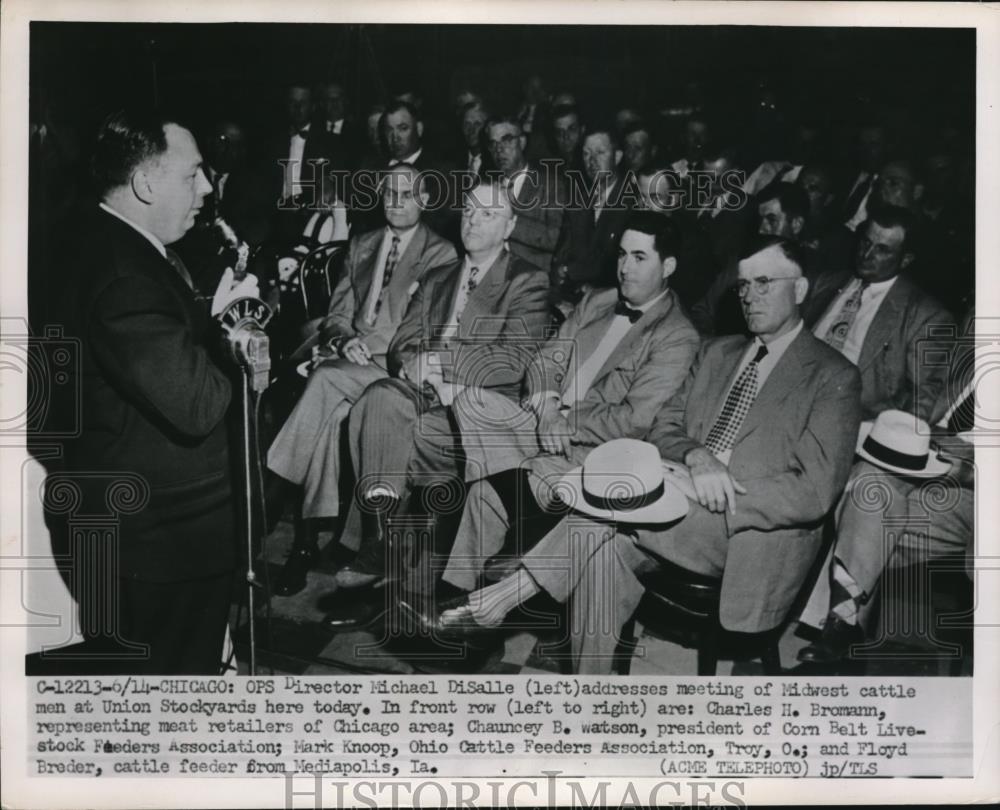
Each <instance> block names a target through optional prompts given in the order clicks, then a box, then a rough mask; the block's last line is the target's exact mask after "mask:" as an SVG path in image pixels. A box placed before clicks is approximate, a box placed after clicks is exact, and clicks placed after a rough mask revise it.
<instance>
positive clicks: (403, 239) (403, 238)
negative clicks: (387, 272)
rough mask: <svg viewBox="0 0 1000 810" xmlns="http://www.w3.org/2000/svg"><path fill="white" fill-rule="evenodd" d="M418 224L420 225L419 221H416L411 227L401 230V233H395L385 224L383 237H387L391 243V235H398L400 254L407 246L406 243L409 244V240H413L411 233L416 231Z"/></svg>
mask: <svg viewBox="0 0 1000 810" xmlns="http://www.w3.org/2000/svg"><path fill="white" fill-rule="evenodd" d="M419 226H420V223H419V222H418V223H417V224H416V225H414V226H413V227H412V228H407V229H406V230H405V231H402V232H401V233H396V232H395V231H393V229H392V228H390V227H389V226H388V225H386V226H385V238H386V239H388V240H389V241H390V243H391V242H392V237H394V236H398V237H399V255H400V256H402V255H403V252H404V251H405V250H406V248H407V245H409V244H410V242H411V241H413V234H415V233H416V232H417V228H418V227H419Z"/></svg>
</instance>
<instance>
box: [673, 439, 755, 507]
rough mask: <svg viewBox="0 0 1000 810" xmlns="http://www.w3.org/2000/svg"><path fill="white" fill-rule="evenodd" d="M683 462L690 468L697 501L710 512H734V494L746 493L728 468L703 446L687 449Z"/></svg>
mask: <svg viewBox="0 0 1000 810" xmlns="http://www.w3.org/2000/svg"><path fill="white" fill-rule="evenodd" d="M684 463H685V464H686V465H687V466H688V468H689V469H690V470H691V482H692V483H693V484H694V491H695V493H696V494H697V495H698V503H700V504H701V505H702V506H704V507H705V508H706V509H708V510H709V511H711V512H725V511H726V509H727V508H728V509H729V511H730V513H735V512H736V494H737V493H739V494H740V495H746V492H747V491H746V489H745V488H744V487H743V485H742V484H741V483H740V482H739V481H737V480H736V479H735V478H733V476H732V475H730V474H729V468H728V467H727V466H726V465H725V464H723V463H722V462H721V461H719V459H717V458H716V457H715V456H713V455H712V454H711V453H710V452H709V451H708V450H706V449H705V448H704V447H696V448H694V449H693V450H689V451H688V453H687V455H686V456H685V457H684Z"/></svg>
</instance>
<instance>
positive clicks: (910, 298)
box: [807, 275, 956, 420]
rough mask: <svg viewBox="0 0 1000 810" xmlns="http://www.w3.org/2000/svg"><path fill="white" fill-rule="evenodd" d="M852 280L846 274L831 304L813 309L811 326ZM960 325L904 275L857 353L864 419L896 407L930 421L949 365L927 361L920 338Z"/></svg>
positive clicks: (830, 295) (829, 299) (832, 294)
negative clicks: (923, 354)
mask: <svg viewBox="0 0 1000 810" xmlns="http://www.w3.org/2000/svg"><path fill="white" fill-rule="evenodd" d="M851 278H852V276H847V277H846V278H844V279H843V281H842V283H841V284H840V285H839V286H838V287H837V288H836V289H834V290H832V291H828V292H827V293H826V294H825V295H824V296H823V299H825V300H826V301H827V302H828V303H827V306H826V307H824V308H823V309H822V310H819V307H818V306H816V307H814V309H813V311H812V312H810V313H809V318H810V320H811V321H812V324H811V326H812V327H815V326H816V324H817V323H818V322H819V321H821V320H822V319H823V316H824V315H825V313H826V310H827V309H828V308H829V306H831V305H832V304H833V302H834V301H836V297H837V293H839V292H840V291H841V290H842V289H843V288H844V286H845V285H846V284H847V283H848V282H850V280H851ZM831 286H832V285H831ZM818 303H820V301H817V304H818ZM816 310H819V311H818V313H817V311H816ZM807 325H810V324H809V321H807ZM955 328H956V327H955V321H954V319H953V318H952V316H951V314H950V313H949V312H948V311H947V310H946V309H945V308H944V307H943V306H941V304H939V303H938V302H937V301H935V300H934V299H933V298H931V297H930V296H929V295H927V294H926V293H925V292H923V291H922V290H921V289H920V288H919V287H917V285H916V284H914V283H913V282H912V281H910V279H908V278H907V277H906V276H905V275H900V276H899V277H898V278H897V279H896V283H895V284H893V285H892V289H890V290H889V292H888V293H886V296H885V298H883V299H882V305H881V306H880V307H879V308H878V311H877V312H876V313H875V317H874V318H873V319H872V322H871V326H869V328H868V334H866V335H865V340H864V343H863V344H862V346H861V355H860V356H859V357H858V368H859V369H860V370H861V405H862V413H863V417H862V418H863V419H874V418H875V417H876V416H878V415H879V414H880V413H882V411H886V410H891V409H896V410H900V411H906V412H907V413H913V414H916V415H917V416H919V417H920V418H921V419H925V420H930V419H931V418H932V416H933V413H934V406H935V402H937V400H938V398H939V397H940V395H941V392H942V391H943V390H944V388H945V386H946V384H947V376H948V374H947V372H948V368H947V364H940V363H933V362H927V358H924V357H922V356H921V343H920V341H921V339H923V340H924V341H927V340H930V341H931V342H934V338H935V335H936V336H937V338H938V341H937V342H940V338H941V336H942V334H943V333H949V334H954V332H953V331H951V330H954V329H955Z"/></svg>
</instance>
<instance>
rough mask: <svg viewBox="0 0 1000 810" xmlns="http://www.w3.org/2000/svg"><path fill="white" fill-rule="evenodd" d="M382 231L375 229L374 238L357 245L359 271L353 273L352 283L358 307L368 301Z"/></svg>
mask: <svg viewBox="0 0 1000 810" xmlns="http://www.w3.org/2000/svg"><path fill="white" fill-rule="evenodd" d="M384 233H385V230H384V229H383V230H380V231H377V232H376V236H375V237H374V238H372V239H371V240H367V241H365V242H362V243H361V245H359V247H360V248H361V250H362V255H361V258H360V260H359V262H358V265H359V266H358V271H359V272H358V273H357V274H356V275H355V285H354V296H355V301H356V302H357V305H358V306H359V307H364V306H365V304H366V303H367V302H368V294H369V293H370V292H371V288H372V281H373V280H374V278H375V270H376V267H375V263H376V262H377V261H378V252H379V248H380V247H381V246H382V235H383V234H384Z"/></svg>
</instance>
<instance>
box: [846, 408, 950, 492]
mask: <svg viewBox="0 0 1000 810" xmlns="http://www.w3.org/2000/svg"><path fill="white" fill-rule="evenodd" d="M930 432H931V431H930V428H929V427H928V426H927V423H926V422H925V421H924V420H923V419H919V418H918V417H916V416H914V415H913V414H911V413H906V412H905V411H882V413H880V414H879V415H878V417H877V418H876V419H875V421H874V422H862V423H861V430H860V432H859V433H858V448H857V453H858V455H859V456H861V458H863V459H865V461H870V462H871V463H872V464H874V465H875V466H876V467H881V468H882V469H883V470H888V471H889V472H894V473H898V474H899V475H909V476H913V477H915V478H934V477H935V476H938V475H944V474H945V473H946V472H948V470H950V469H951V464H950V463H949V462H947V461H945V460H944V459H943V458H941V457H940V456H938V454H937V453H936V452H934V453H932V452H931V450H930Z"/></svg>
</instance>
